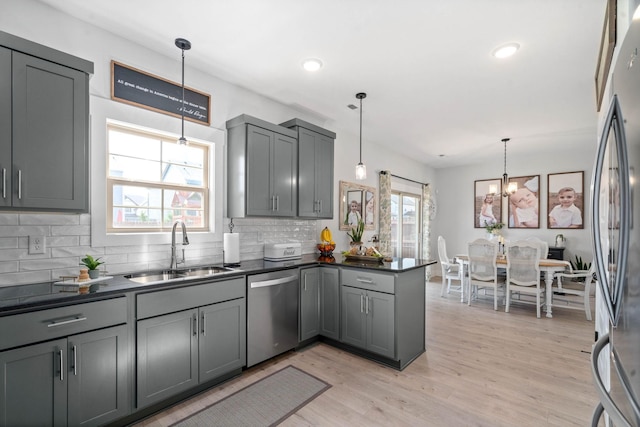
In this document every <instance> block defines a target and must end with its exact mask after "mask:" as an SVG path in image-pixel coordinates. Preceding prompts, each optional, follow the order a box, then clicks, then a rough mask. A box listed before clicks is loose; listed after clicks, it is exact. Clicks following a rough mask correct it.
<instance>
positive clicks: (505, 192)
mask: <svg viewBox="0 0 640 427" xmlns="http://www.w3.org/2000/svg"><path fill="white" fill-rule="evenodd" d="M510 139H511V138H502V142H503V143H504V173H503V174H502V197H509V196H510V195H512V194H513V193H515V192H516V190H517V189H518V183H516V182H511V183H510V182H509V176H508V175H507V142H508V141H509V140H510Z"/></svg>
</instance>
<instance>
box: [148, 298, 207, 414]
mask: <svg viewBox="0 0 640 427" xmlns="http://www.w3.org/2000/svg"><path fill="white" fill-rule="evenodd" d="M137 329H138V336H137V362H138V363H137V373H138V377H137V407H138V408H141V407H143V406H147V405H149V404H151V403H154V402H158V401H160V400H163V399H165V398H167V397H169V396H172V395H174V394H176V393H178V392H181V391H184V390H187V389H189V388H191V387H194V386H195V385H196V384H197V383H198V310H197V309H194V310H185V311H180V312H178V313H172V314H167V315H164V316H158V317H152V318H150V319H145V320H139V321H138V325H137Z"/></svg>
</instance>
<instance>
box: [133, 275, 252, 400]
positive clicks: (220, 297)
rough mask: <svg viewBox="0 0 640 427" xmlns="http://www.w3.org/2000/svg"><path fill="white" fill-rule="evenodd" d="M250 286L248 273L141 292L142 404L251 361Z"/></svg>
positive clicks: (139, 352)
mask: <svg viewBox="0 0 640 427" xmlns="http://www.w3.org/2000/svg"><path fill="white" fill-rule="evenodd" d="M245 288H246V284H245V279H244V277H243V278H241V279H233V280H227V281H222V282H214V283H209V284H203V285H195V286H189V287H182V288H175V289H170V290H164V291H157V292H150V293H146V294H141V295H138V300H137V316H138V319H139V320H138V321H137V326H136V330H137V337H136V341H137V387H136V388H137V401H136V406H137V407H138V408H142V407H145V406H148V405H150V404H152V403H156V402H160V401H162V400H164V399H166V398H168V397H171V396H173V395H175V394H177V393H180V392H182V391H186V390H189V389H191V388H193V387H195V386H196V385H198V384H201V383H204V382H206V381H209V380H212V379H215V378H217V377H219V376H221V375H223V374H226V373H229V372H232V371H233V370H236V369H240V368H242V367H243V366H245V365H246V299H245V292H246V289H245ZM215 301H220V302H215ZM207 302H211V303H212V304H207V305H201V306H199V304H202V303H207ZM189 306H190V307H192V308H187V307H189ZM185 308H187V309H185ZM175 309H179V310H180V311H174V310H175ZM162 312H165V313H166V312H169V313H167V314H162V315H159V314H160V313H162Z"/></svg>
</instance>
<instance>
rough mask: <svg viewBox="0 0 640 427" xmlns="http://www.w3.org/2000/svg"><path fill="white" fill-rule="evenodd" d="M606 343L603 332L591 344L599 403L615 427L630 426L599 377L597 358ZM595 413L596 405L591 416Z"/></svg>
mask: <svg viewBox="0 0 640 427" xmlns="http://www.w3.org/2000/svg"><path fill="white" fill-rule="evenodd" d="M607 345H609V334H605V335H603V336H602V337H600V339H599V340H598V341H597V342H596V343H595V344H594V345H593V350H592V351H591V373H592V375H593V382H594V383H595V386H596V392H597V393H598V397H600V405H601V406H602V407H603V408H604V410H605V411H607V414H608V415H609V418H610V419H611V421H613V425H615V426H616V427H631V424H630V423H629V421H627V419H626V418H625V417H624V415H622V412H620V409H618V407H617V406H616V404H615V403H614V402H613V400H611V397H610V396H609V393H608V392H607V389H606V387H605V386H604V383H603V382H602V378H601V377H600V372H599V371H598V358H599V356H600V353H601V352H602V350H603V349H604V348H605V347H606V346H607ZM597 413H598V408H597V407H596V410H595V411H594V413H593V416H594V417H595V416H596V414H597ZM599 418H600V416H599V415H598V418H596V419H595V421H596V424H595V425H597V424H598V423H597V420H598V419H599ZM593 421H594V420H593V419H592V420H591V422H592V425H594V424H593Z"/></svg>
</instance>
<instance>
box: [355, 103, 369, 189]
mask: <svg viewBox="0 0 640 427" xmlns="http://www.w3.org/2000/svg"><path fill="white" fill-rule="evenodd" d="M366 97H367V94H366V93H364V92H360V93H357V94H356V98H357V99H359V100H360V162H359V163H358V164H357V165H356V179H357V180H362V179H367V167H366V166H365V165H364V163H362V100H363V99H364V98H366Z"/></svg>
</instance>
